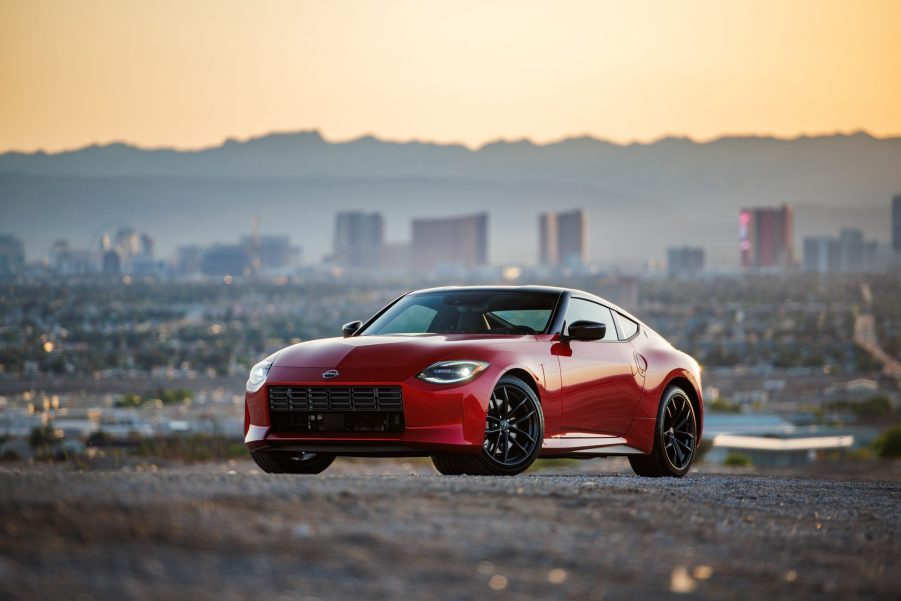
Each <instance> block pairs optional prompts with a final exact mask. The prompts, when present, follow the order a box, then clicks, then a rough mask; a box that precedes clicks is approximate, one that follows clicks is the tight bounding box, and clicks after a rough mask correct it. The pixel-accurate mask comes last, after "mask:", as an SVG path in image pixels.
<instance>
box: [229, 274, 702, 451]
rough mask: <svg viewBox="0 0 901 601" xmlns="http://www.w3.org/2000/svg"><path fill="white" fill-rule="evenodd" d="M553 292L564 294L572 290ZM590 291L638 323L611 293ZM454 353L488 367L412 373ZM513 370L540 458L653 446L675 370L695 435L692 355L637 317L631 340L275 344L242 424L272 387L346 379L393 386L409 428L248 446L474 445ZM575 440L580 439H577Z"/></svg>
mask: <svg viewBox="0 0 901 601" xmlns="http://www.w3.org/2000/svg"><path fill="white" fill-rule="evenodd" d="M549 290H551V289H549ZM560 293H561V295H564V296H565V295H568V294H569V291H564V290H560ZM579 295H580V296H586V294H585V293H579ZM587 296H589V297H591V298H593V299H595V300H596V301H597V302H601V303H603V304H605V305H607V306H608V307H610V308H611V309H613V310H615V311H619V312H620V313H623V314H624V315H627V316H628V317H630V318H631V319H633V320H635V321H638V320H637V319H636V318H635V317H634V316H632V315H630V314H628V313H626V312H625V311H623V310H622V309H620V308H618V307H616V306H615V305H613V304H611V303H608V302H606V301H603V300H602V299H597V298H596V297H592V296H591V295H587ZM558 310H560V309H559V308H558ZM551 323H552V324H553V323H555V321H554V320H552V322H551ZM639 323H640V322H639ZM610 327H612V324H610ZM636 354H637V356H636ZM450 359H467V360H477V361H485V362H488V363H489V364H490V367H489V368H488V369H486V370H485V371H484V372H482V373H481V374H479V375H478V376H477V377H475V378H474V379H473V380H471V381H468V382H465V383H462V384H455V385H441V384H430V383H428V382H424V381H421V380H419V379H417V378H416V374H418V373H419V372H420V371H422V370H423V369H425V368H426V367H428V366H429V365H431V364H432V363H435V362H437V361H442V360H450ZM332 369H335V370H338V372H339V376H338V377H336V378H333V379H324V378H323V376H322V374H323V373H324V372H325V371H327V370H332ZM512 370H517V371H519V372H524V373H526V374H528V375H529V377H530V379H531V380H532V383H533V384H534V385H535V388H536V389H537V392H538V396H539V399H540V401H541V404H542V410H543V412H544V416H545V445H544V448H543V450H542V453H541V454H542V456H554V455H560V454H565V453H567V452H571V451H572V449H573V448H583V449H584V448H588V449H594V448H596V449H597V450H598V452H602V449H603V446H604V445H611V444H618V445H622V444H625V445H628V446H631V447H634V448H636V449H640V450H642V451H644V452H649V451H650V450H651V448H652V446H653V432H654V423H655V418H656V415H657V409H658V407H659V402H660V399H661V396H662V395H663V392H664V390H665V389H666V387H667V386H668V385H670V383H672V382H673V380H674V379H676V378H679V379H681V381H684V382H686V383H687V384H688V387H690V390H686V392H688V393H689V394H690V395H692V396H693V397H694V398H695V399H696V400H697V414H698V417H699V424H698V434H699V435H700V431H701V425H702V416H703V402H702V399H701V387H700V370H699V368H698V367H697V363H695V362H694V361H693V360H692V359H691V358H690V357H689V356H688V355H686V354H685V353H682V352H681V351H678V350H676V349H675V348H673V347H672V346H670V345H669V343H667V342H666V341H665V340H664V339H663V338H662V337H661V336H659V335H658V334H657V333H655V332H654V331H653V330H651V329H650V328H648V327H647V326H646V325H644V324H641V326H640V330H639V333H638V335H637V336H635V337H634V338H633V339H631V340H628V341H593V342H586V341H561V339H560V335H559V332H549V333H545V334H539V335H484V334H478V335H475V334H471V335H468V334H454V335H443V334H423V335H416V336H402V335H389V336H352V337H350V338H329V339H324V340H315V341H310V342H305V343H301V344H297V345H294V346H291V347H288V348H286V349H284V350H282V351H280V352H279V353H278V355H277V357H276V359H275V363H274V365H273V367H272V368H271V370H270V372H269V376H268V379H267V382H266V385H264V386H263V387H262V388H261V389H260V390H259V391H258V392H256V393H247V394H246V405H247V407H246V411H245V427H244V429H245V433H246V432H247V430H248V425H249V424H254V425H256V426H262V427H268V426H269V425H270V421H269V409H268V402H267V399H268V391H267V387H268V386H278V385H309V386H314V385H315V386H347V385H349V384H359V385H400V386H401V387H402V389H403V403H404V423H405V428H404V431H403V432H402V433H398V434H382V433H365V434H343V433H342V434H327V433H315V434H311V435H300V434H290V435H289V434H276V433H271V432H270V433H268V434H267V435H266V437H265V439H264V440H257V441H251V442H248V447H250V448H251V449H259V448H263V447H273V446H278V445H283V444H290V443H299V442H328V443H336V444H337V443H341V444H342V445H345V446H346V445H353V444H366V445H369V446H370V447H371V446H372V444H385V445H388V444H391V445H402V446H404V447H405V448H409V449H411V450H413V451H414V452H421V453H422V454H429V453H430V452H435V451H444V452H460V453H476V452H478V451H479V449H480V448H481V446H482V442H483V438H484V428H485V414H486V411H487V406H488V399H489V397H490V396H491V391H492V390H493V388H494V386H495V384H496V382H497V381H498V380H499V379H500V378H501V376H502V375H504V374H505V373H507V372H510V371H512ZM570 438H583V439H585V440H584V441H576V442H572V441H570V440H569V439H570Z"/></svg>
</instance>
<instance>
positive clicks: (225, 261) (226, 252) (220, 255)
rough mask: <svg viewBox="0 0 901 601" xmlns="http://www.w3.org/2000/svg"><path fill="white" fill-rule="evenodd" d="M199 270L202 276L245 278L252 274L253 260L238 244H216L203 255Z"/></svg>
mask: <svg viewBox="0 0 901 601" xmlns="http://www.w3.org/2000/svg"><path fill="white" fill-rule="evenodd" d="M201 270H202V271H203V274H204V275H211V276H217V277H221V276H226V275H230V276H232V277H236V276H245V277H246V276H249V275H250V274H251V273H253V260H252V258H251V256H250V253H248V252H247V250H246V249H245V248H244V247H243V246H241V245H239V244H217V245H215V246H212V247H211V248H209V249H208V250H207V251H206V252H205V253H204V254H203V262H202V263H201Z"/></svg>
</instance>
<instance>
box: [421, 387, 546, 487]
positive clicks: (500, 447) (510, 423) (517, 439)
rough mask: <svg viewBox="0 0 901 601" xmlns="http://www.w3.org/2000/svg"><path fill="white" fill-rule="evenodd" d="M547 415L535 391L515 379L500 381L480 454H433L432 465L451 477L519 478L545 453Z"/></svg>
mask: <svg viewBox="0 0 901 601" xmlns="http://www.w3.org/2000/svg"><path fill="white" fill-rule="evenodd" d="M543 440H544V413H543V412H542V410H541V402H540V401H539V400H538V395H537V394H535V391H534V390H532V388H531V387H530V386H529V385H528V384H526V383H525V382H523V381H522V380H520V379H519V378H517V377H515V376H503V377H502V378H501V379H500V380H498V382H497V385H496V386H495V387H494V391H493V392H492V393H491V399H490V400H489V401H488V411H487V415H486V416H485V440H484V442H483V444H482V449H481V451H480V452H479V454H478V455H433V456H432V463H433V464H434V465H435V469H437V470H438V471H439V472H440V473H442V474H444V475H447V476H458V475H462V474H470V475H474V476H515V475H516V474H520V473H522V472H524V471H526V470H527V469H529V466H531V465H532V463H534V462H535V459H537V458H538V453H539V452H541V443H542V441H543Z"/></svg>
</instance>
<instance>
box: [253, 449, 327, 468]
mask: <svg viewBox="0 0 901 601" xmlns="http://www.w3.org/2000/svg"><path fill="white" fill-rule="evenodd" d="M250 456H251V457H253V460H254V461H255V462H256V464H257V465H258V466H259V467H260V469H261V470H263V471H264V472H266V473H267V474H319V473H322V472H323V471H325V469H326V468H327V467H328V466H330V465H331V464H332V461H334V460H335V456H334V455H330V454H328V453H286V452H283V451H257V452H256V453H251V454H250Z"/></svg>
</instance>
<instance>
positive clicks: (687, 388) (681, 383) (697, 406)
mask: <svg viewBox="0 0 901 601" xmlns="http://www.w3.org/2000/svg"><path fill="white" fill-rule="evenodd" d="M672 386H678V387H679V388H681V389H682V390H683V391H684V392H685V394H687V395H688V400H689V401H690V402H691V406H692V408H693V409H694V410H695V416H697V417H696V419H697V422H698V423H697V428H698V440H699V441H700V439H701V430H702V424H703V423H704V407H703V406H702V403H701V397H700V395H699V394H698V390H697V388H695V385H694V383H693V382H692V381H691V380H689V379H688V378H687V377H685V376H683V375H677V376H675V377H673V378H671V379H670V380H669V381H667V383H666V386H664V387H663V393H662V394H661V395H660V400H659V401H658V406H659V403H662V402H663V399H664V398H665V397H666V391H667V390H668V389H669V388H670V387H672Z"/></svg>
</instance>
